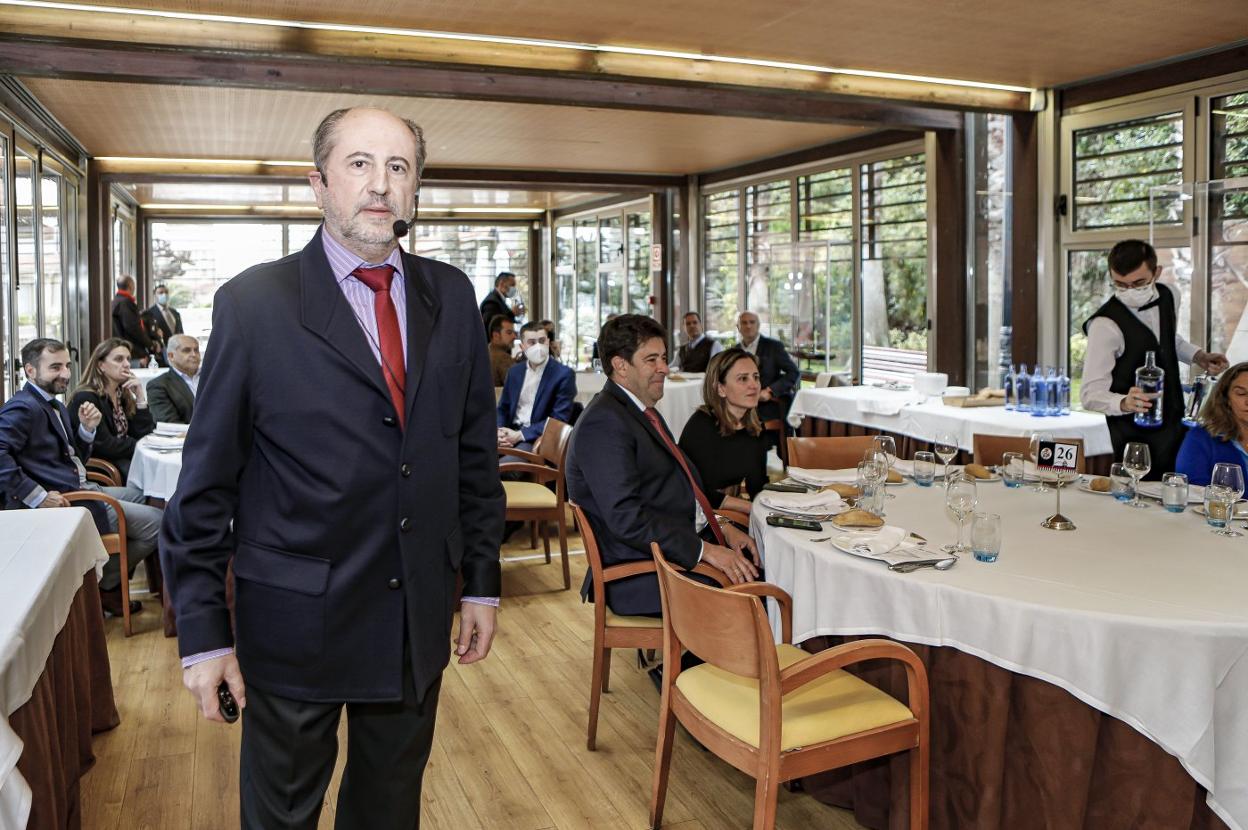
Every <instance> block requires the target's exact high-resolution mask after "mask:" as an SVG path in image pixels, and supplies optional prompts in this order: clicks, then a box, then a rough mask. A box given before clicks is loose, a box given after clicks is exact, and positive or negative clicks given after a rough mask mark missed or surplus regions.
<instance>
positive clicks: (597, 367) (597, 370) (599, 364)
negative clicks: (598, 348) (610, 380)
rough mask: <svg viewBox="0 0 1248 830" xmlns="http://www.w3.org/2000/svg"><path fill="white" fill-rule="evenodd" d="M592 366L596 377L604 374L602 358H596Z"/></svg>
mask: <svg viewBox="0 0 1248 830" xmlns="http://www.w3.org/2000/svg"><path fill="white" fill-rule="evenodd" d="M590 365H591V366H593V369H594V374H595V375H601V374H602V360H601V359H600V358H597V357H595V358H594V359H593V362H592V363H591V364H590Z"/></svg>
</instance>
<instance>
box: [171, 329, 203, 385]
mask: <svg viewBox="0 0 1248 830" xmlns="http://www.w3.org/2000/svg"><path fill="white" fill-rule="evenodd" d="M168 351H169V365H171V366H172V367H173V368H175V369H177V370H178V371H179V372H181V373H182V374H184V375H186V376H187V377H195V375H197V374H199V341H198V340H196V339H195V338H194V337H191V336H190V335H189V334H175V335H174V336H173V337H170V338H169V347H168Z"/></svg>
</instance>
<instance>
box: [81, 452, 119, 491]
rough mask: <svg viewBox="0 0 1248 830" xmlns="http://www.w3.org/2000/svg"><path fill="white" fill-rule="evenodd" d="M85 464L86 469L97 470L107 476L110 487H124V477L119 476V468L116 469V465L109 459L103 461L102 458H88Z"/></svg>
mask: <svg viewBox="0 0 1248 830" xmlns="http://www.w3.org/2000/svg"><path fill="white" fill-rule="evenodd" d="M85 466H86V468H87V469H88V470H98V471H99V472H100V473H102V474H104V475H106V476H108V478H109V486H110V487H124V486H125V484H126V482H125V479H123V478H122V477H121V470H119V469H117V465H115V464H113V462H111V461H105V460H104V459H103V458H88V459H87V463H86V464H85Z"/></svg>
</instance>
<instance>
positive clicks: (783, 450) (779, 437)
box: [763, 418, 792, 467]
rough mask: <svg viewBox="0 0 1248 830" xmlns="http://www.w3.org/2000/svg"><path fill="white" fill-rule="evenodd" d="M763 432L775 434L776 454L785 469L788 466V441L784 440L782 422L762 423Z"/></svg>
mask: <svg viewBox="0 0 1248 830" xmlns="http://www.w3.org/2000/svg"><path fill="white" fill-rule="evenodd" d="M763 432H774V433H775V434H776V452H777V453H778V454H779V456H780V460H781V461H782V462H784V465H785V466H786V467H787V466H788V465H789V447H788V441H786V440H785V438H784V421H781V420H780V419H779V418H772V419H771V420H768V421H763ZM790 440H792V439H790Z"/></svg>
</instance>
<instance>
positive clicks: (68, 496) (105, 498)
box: [64, 473, 134, 637]
mask: <svg viewBox="0 0 1248 830" xmlns="http://www.w3.org/2000/svg"><path fill="white" fill-rule="evenodd" d="M88 475H90V474H89V473H88ZM64 496H65V500H66V501H67V502H69V503H70V504H73V503H75V502H84V501H98V502H103V503H104V504H106V505H108V506H109V507H111V508H112V509H113V513H114V514H116V516H117V532H116V533H101V534H100V541H102V542H103V543H104V550H106V551H107V552H108V555H109V556H119V557H121V562H120V564H121V621H122V627H123V628H124V629H125V632H126V636H127V637H129V636H130V635H131V634H133V633H134V631H133V629H132V628H131V626H130V559H129V557H128V556H127V554H126V514H125V512H124V511H123V510H122V509H121V502H119V501H117V499H115V498H113V497H112V496H110V495H108V494H107V493H97V492H95V491H94V490H75V491H73V492H71V493H65V494H64Z"/></svg>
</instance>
